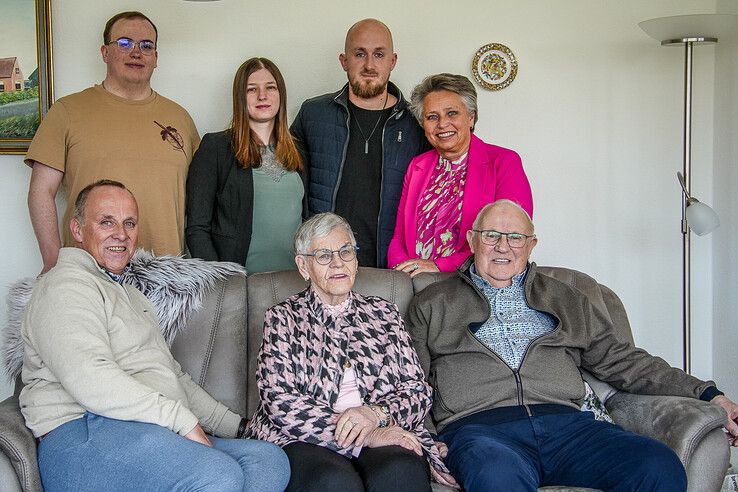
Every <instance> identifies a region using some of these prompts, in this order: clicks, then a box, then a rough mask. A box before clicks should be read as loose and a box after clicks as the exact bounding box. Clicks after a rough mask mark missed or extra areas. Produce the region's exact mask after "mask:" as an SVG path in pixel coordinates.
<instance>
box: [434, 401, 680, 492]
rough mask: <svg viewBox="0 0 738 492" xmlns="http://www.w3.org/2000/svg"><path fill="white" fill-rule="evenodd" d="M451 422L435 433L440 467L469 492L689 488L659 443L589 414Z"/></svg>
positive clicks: (674, 490) (671, 490) (669, 491)
mask: <svg viewBox="0 0 738 492" xmlns="http://www.w3.org/2000/svg"><path fill="white" fill-rule="evenodd" d="M477 420H479V419H477ZM449 428H450V430H449V431H448V432H447V431H446V429H444V431H443V432H441V434H440V435H439V438H440V440H442V441H444V442H445V443H446V444H447V445H448V455H447V456H446V465H447V466H448V468H449V469H450V470H451V473H452V474H453V476H454V478H456V480H457V481H458V482H459V483H460V484H461V485H463V487H464V490H466V491H467V492H476V491H485V492H488V491H496V490H503V491H508V490H511V491H512V490H514V491H516V492H517V491H530V492H534V491H536V490H538V487H543V486H549V485H568V486H575V487H590V488H595V489H601V490H607V491H611V492H612V491H619V492H625V491H636V490H637V491H639V492H646V491H663V492H678V491H684V490H686V488H687V475H686V473H685V471H684V467H683V466H682V463H681V462H680V461H679V458H677V456H676V454H674V452H673V451H672V450H671V449H669V448H668V447H667V446H666V445H665V444H663V443H661V442H659V441H656V440H655V439H651V438H648V437H645V436H639V435H637V434H634V433H632V432H628V431H626V430H624V429H623V428H622V427H618V426H617V425H613V424H610V423H608V422H601V421H598V420H595V419H594V416H593V415H592V412H579V411H575V412H571V413H563V414H550V415H541V416H533V417H524V418H521V419H517V420H513V421H508V422H500V423H484V422H482V421H477V422H474V423H469V424H467V425H457V426H454V425H453V424H451V425H450V426H449Z"/></svg>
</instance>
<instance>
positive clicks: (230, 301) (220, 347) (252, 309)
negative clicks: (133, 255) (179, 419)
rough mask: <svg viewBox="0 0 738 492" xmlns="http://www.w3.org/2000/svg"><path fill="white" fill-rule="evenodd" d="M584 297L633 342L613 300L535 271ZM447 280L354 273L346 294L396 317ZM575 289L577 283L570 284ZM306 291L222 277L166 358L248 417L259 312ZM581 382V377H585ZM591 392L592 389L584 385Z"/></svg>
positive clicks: (600, 290)
mask: <svg viewBox="0 0 738 492" xmlns="http://www.w3.org/2000/svg"><path fill="white" fill-rule="evenodd" d="M538 268H539V271H542V272H545V273H547V274H549V275H552V276H554V277H556V278H558V279H560V280H561V281H563V282H566V283H568V284H570V285H572V286H573V287H575V288H577V289H578V290H580V291H582V292H583V293H585V294H586V295H587V296H588V297H589V298H590V300H591V302H592V303H593V304H594V306H595V308H597V309H598V310H600V311H601V312H602V313H603V314H604V315H605V316H608V317H609V318H610V319H611V320H612V321H613V324H614V326H615V330H616V333H617V336H618V337H619V338H620V339H621V340H625V341H630V342H631V343H632V341H633V338H632V334H631V331H630V325H629V324H628V319H627V316H626V314H625V308H624V307H623V304H622V302H621V301H620V299H618V297H617V295H615V293H613V292H612V291H611V290H610V289H608V288H607V287H605V286H603V285H601V284H598V283H597V282H596V281H595V280H594V279H592V278H591V277H582V276H575V275H573V274H572V271H571V270H567V269H563V268H555V267H538ZM449 275H452V274H450V273H434V274H431V273H423V274H420V275H418V276H416V277H415V278H414V279H413V280H411V279H410V277H409V276H408V275H407V274H405V273H402V272H397V271H395V270H382V269H376V268H364V267H360V268H359V272H358V274H357V276H356V284H355V285H354V289H355V290H356V291H357V292H358V293H360V294H362V295H374V296H380V297H382V298H384V299H387V300H388V301H391V302H394V303H395V304H397V307H398V308H399V310H400V312H401V313H402V314H403V315H404V314H406V312H407V308H408V306H409V304H410V301H411V300H412V298H413V295H414V294H415V293H416V292H420V291H421V290H423V289H424V288H425V287H427V286H428V285H430V284H431V283H433V282H437V281H439V280H442V279H444V278H447V277H448V276H449ZM577 282H578V283H577ZM306 287H307V282H306V281H305V280H304V279H303V278H302V277H301V276H300V274H299V272H297V271H296V270H290V271H282V272H268V273H259V274H256V275H252V276H250V277H248V278H247V279H244V278H243V277H240V276H234V277H230V278H229V279H228V280H227V281H223V282H219V283H217V284H216V288H215V289H214V290H213V291H212V292H210V293H209V294H208V295H207V296H206V297H205V299H204V301H203V306H202V308H201V309H200V310H198V311H197V313H195V314H194V315H193V316H192V317H191V318H190V319H189V320H188V323H187V327H186V329H185V330H183V332H182V333H180V334H179V335H178V336H177V338H176V339H175V340H174V343H173V344H172V353H173V354H174V357H175V358H176V359H177V361H179V363H180V364H181V365H182V367H183V369H184V370H185V371H187V372H188V373H189V374H190V375H191V376H192V378H193V379H194V380H195V382H196V383H198V384H199V385H201V386H202V387H203V388H204V389H205V390H206V391H207V392H208V393H210V394H211V395H212V396H213V397H214V398H216V399H217V400H219V401H221V402H223V403H224V404H226V405H227V406H228V407H229V408H231V409H232V410H233V411H234V412H237V413H239V414H240V415H244V416H246V417H251V416H252V415H253V413H254V412H255V411H256V408H257V406H258V404H259V393H258V390H257V388H256V359H257V356H258V353H259V348H260V347H261V342H262V334H263V328H264V314H265V312H266V310H267V309H269V308H270V307H272V306H274V305H275V304H277V303H279V302H282V301H283V300H285V299H287V298H288V297H290V296H292V295H294V294H296V293H298V292H300V291H301V290H303V289H305V288H306ZM587 378H588V381H589V377H588V376H587ZM590 384H592V385H593V387H594V386H595V385H596V384H597V382H594V383H593V382H591V381H590ZM599 384H600V385H604V386H602V387H599V386H598V387H595V391H596V392H597V393H598V395H600V397H601V398H602V399H603V401H604V400H605V399H606V398H607V397H608V396H609V395H611V394H612V393H613V392H614V390H612V388H610V387H609V386H607V385H605V384H604V383H601V382H600V383H599Z"/></svg>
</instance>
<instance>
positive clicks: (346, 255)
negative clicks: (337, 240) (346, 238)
mask: <svg viewBox="0 0 738 492" xmlns="http://www.w3.org/2000/svg"><path fill="white" fill-rule="evenodd" d="M358 249H359V248H358V247H357V246H351V245H350V244H347V245H346V246H342V247H341V249H333V250H331V249H316V250H315V251H313V252H312V253H302V254H301V255H300V256H312V257H313V258H315V261H317V262H318V264H320V265H327V264H329V263H330V262H331V260H332V259H333V253H338V257H339V258H341V259H342V260H343V261H347V262H348V261H353V259H354V258H356V251H357V250H358Z"/></svg>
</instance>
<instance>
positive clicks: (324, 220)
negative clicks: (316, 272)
mask: <svg viewBox="0 0 738 492" xmlns="http://www.w3.org/2000/svg"><path fill="white" fill-rule="evenodd" d="M337 227H342V228H343V229H344V230H345V231H346V232H347V233H348V235H349V237H350V238H351V245H352V246H356V238H355V237H354V231H352V230H351V226H350V225H349V223H348V222H347V221H346V219H344V218H343V217H341V216H340V215H336V214H334V213H333V212H324V213H322V214H317V215H313V216H312V217H310V218H309V219H308V220H306V221H305V222H303V223H302V225H301V226H300V227H299V228H298V229H297V232H296V233H295V253H297V254H298V255H301V254H302V255H304V254H307V253H310V251H308V248H309V247H310V244H311V243H312V242H313V241H314V240H315V239H317V238H320V237H325V236H327V235H328V234H330V233H331V232H333V229H335V228H337Z"/></svg>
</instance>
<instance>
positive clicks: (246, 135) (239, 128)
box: [231, 58, 302, 171]
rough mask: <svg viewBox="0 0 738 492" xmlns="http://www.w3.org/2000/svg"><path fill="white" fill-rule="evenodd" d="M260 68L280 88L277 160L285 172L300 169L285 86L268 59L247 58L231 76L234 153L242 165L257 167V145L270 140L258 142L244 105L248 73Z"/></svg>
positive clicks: (275, 132) (299, 158)
mask: <svg viewBox="0 0 738 492" xmlns="http://www.w3.org/2000/svg"><path fill="white" fill-rule="evenodd" d="M262 68H266V69H267V70H268V71H269V73H271V74H272V76H273V77H274V80H275V81H276V82H277V89H278V90H279V111H278V112H277V116H276V117H275V118H276V121H275V124H274V140H275V142H276V149H275V154H276V157H277V160H278V161H279V162H280V163H281V164H282V165H283V166H284V167H285V169H287V170H288V171H299V170H301V169H302V158H301V157H300V153H299V152H298V151H297V146H296V145H295V142H294V141H293V140H292V135H290V129H289V127H288V125H287V86H286V85H285V83H284V78H283V77H282V73H281V72H280V71H279V69H278V68H277V65H275V64H274V63H273V62H272V61H271V60H268V59H267V58H250V59H248V60H246V61H245V62H243V64H242V65H241V66H240V67H238V70H236V76H235V78H234V79H233V119H232V120H231V145H232V146H233V153H234V154H235V156H236V158H237V159H238V161H239V162H240V163H241V165H242V166H243V167H245V168H248V167H251V166H253V167H259V165H261V152H260V151H259V146H260V145H268V144H269V142H261V141H259V138H258V137H257V136H256V134H255V133H254V132H252V131H251V127H250V126H249V111H248V106H247V104H246V89H247V84H248V81H249V76H250V75H251V74H252V73H254V72H256V71H258V70H261V69H262Z"/></svg>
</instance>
